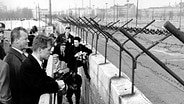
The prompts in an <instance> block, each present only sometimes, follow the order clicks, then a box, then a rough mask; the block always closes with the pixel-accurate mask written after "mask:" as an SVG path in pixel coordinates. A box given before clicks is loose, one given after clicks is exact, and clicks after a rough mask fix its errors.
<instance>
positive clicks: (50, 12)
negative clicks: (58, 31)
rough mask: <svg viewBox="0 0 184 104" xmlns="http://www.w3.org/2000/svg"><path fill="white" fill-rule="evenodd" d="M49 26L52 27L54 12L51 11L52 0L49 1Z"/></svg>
mask: <svg viewBox="0 0 184 104" xmlns="http://www.w3.org/2000/svg"><path fill="white" fill-rule="evenodd" d="M49 17H50V18H49V25H52V10H51V0H49Z"/></svg>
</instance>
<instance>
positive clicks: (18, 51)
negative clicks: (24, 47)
mask: <svg viewBox="0 0 184 104" xmlns="http://www.w3.org/2000/svg"><path fill="white" fill-rule="evenodd" d="M12 48H13V49H15V50H16V51H18V52H19V53H21V54H23V52H22V51H21V50H19V49H17V48H15V47H12Z"/></svg>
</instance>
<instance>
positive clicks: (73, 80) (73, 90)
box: [65, 72, 82, 104]
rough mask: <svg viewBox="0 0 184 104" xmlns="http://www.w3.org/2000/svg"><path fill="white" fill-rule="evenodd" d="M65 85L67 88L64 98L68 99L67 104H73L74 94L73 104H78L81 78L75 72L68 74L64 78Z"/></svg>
mask: <svg viewBox="0 0 184 104" xmlns="http://www.w3.org/2000/svg"><path fill="white" fill-rule="evenodd" d="M65 83H66V84H67V86H68V90H67V96H66V97H67V99H68V102H69V104H73V101H72V95H73V94H75V102H76V103H75V104H79V103H80V96H81V85H82V77H81V76H80V75H79V74H77V73H76V72H70V73H69V75H68V76H67V77H66V78H65Z"/></svg>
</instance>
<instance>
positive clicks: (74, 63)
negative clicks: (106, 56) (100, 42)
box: [66, 44, 92, 70]
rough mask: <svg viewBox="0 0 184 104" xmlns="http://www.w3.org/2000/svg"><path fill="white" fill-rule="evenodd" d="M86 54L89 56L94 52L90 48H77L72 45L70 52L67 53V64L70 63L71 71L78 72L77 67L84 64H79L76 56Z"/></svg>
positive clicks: (82, 46)
mask: <svg viewBox="0 0 184 104" xmlns="http://www.w3.org/2000/svg"><path fill="white" fill-rule="evenodd" d="M80 51H82V52H86V53H87V56H89V55H90V54H91V53H92V50H90V49H89V48H87V47H86V46H84V45H82V44H79V46H78V47H75V46H74V45H72V46H71V47H70V48H69V50H68V52H67V56H66V57H67V62H68V67H69V68H70V70H76V68H77V67H79V66H81V64H82V63H80V62H77V60H76V57H74V56H75V54H76V53H78V52H80Z"/></svg>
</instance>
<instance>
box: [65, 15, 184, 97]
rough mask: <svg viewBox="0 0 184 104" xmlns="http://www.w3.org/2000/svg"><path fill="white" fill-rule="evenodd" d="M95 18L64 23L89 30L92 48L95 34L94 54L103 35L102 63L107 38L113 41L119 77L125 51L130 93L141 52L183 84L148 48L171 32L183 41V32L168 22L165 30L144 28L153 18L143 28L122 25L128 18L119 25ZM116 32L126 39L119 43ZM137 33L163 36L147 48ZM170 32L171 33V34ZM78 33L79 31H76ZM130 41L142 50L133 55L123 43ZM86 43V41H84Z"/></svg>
mask: <svg viewBox="0 0 184 104" xmlns="http://www.w3.org/2000/svg"><path fill="white" fill-rule="evenodd" d="M95 19H96V17H95V18H86V17H79V18H72V19H70V18H68V19H65V21H62V22H65V23H69V24H71V25H72V26H74V27H75V26H76V28H78V29H81V30H83V31H85V32H87V33H88V32H90V33H91V34H92V44H91V45H92V48H93V41H94V35H96V47H95V48H96V52H95V54H97V49H98V39H99V35H102V36H103V37H105V40H106V41H105V61H104V64H106V59H107V43H108V40H109V39H110V40H111V41H113V42H114V43H115V44H116V45H117V46H118V47H119V49H120V50H119V77H121V53H122V51H124V52H126V53H127V54H128V55H129V56H130V57H131V59H132V92H131V94H134V73H135V72H134V71H135V69H136V68H137V60H138V58H139V57H140V56H141V55H142V54H143V53H146V54H147V55H148V56H149V57H150V58H151V59H152V60H154V61H155V62H156V63H157V64H158V65H159V66H161V67H162V68H163V69H164V70H165V71H166V72H168V73H169V74H170V75H171V76H172V77H173V78H175V79H176V80H177V81H178V82H179V83H180V84H182V85H183V86H184V81H183V80H182V79H181V78H180V77H179V76H178V75H177V74H175V73H174V72H173V71H172V70H171V69H170V68H168V67H167V66H166V65H165V64H164V63H163V62H162V61H160V60H159V59H158V58H157V57H156V56H155V55H153V54H152V53H151V52H150V51H149V50H150V49H151V48H153V47H155V46H156V45H158V44H159V43H160V42H162V41H163V40H165V39H167V38H168V37H170V36H171V35H172V34H174V36H175V37H177V38H178V39H179V40H180V41H182V42H183V43H184V36H183V33H181V32H178V30H177V29H175V28H174V27H173V26H172V25H171V24H169V23H168V22H167V23H166V24H165V27H166V29H167V30H169V32H168V31H166V30H163V31H161V30H158V29H157V30H152V29H146V28H147V27H148V26H149V25H151V24H152V23H153V22H154V21H155V20H153V21H151V22H150V23H148V24H147V25H146V26H145V27H143V28H131V27H124V26H126V25H128V23H130V22H131V21H132V19H131V20H129V21H128V22H127V23H125V24H124V25H123V26H121V27H116V26H114V25H115V24H116V23H118V22H119V20H118V21H116V22H114V23H113V22H110V23H108V24H107V25H105V26H104V25H100V23H99V22H100V21H98V22H97V21H96V20H95ZM109 30H112V31H113V32H112V33H110V32H109ZM116 32H120V33H122V34H123V35H124V36H126V37H127V38H128V39H127V40H126V41H125V42H123V43H121V42H120V41H118V40H117V39H116V38H115V37H114V36H113V34H115V33H116ZM131 32H134V33H135V34H134V35H131V34H130V33H131ZM139 33H145V34H148V33H149V34H159V35H162V34H163V35H164V37H163V38H161V39H160V40H158V41H156V42H155V43H154V44H152V45H151V46H149V47H148V48H145V47H144V46H143V45H142V44H140V42H138V41H137V40H136V39H135V36H137V35H138V34H139ZM171 33H172V34H171ZM78 34H80V33H79V31H78ZM81 37H82V38H83V39H84V35H81ZM129 40H130V41H132V42H133V43H134V44H135V45H136V46H137V47H139V48H140V49H141V50H142V52H140V53H138V54H137V55H136V56H133V55H132V54H131V53H130V52H129V51H128V50H127V49H126V48H125V47H124V45H125V44H126V43H127V42H128V41H129ZM86 42H87V35H86ZM86 44H87V43H86Z"/></svg>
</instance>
